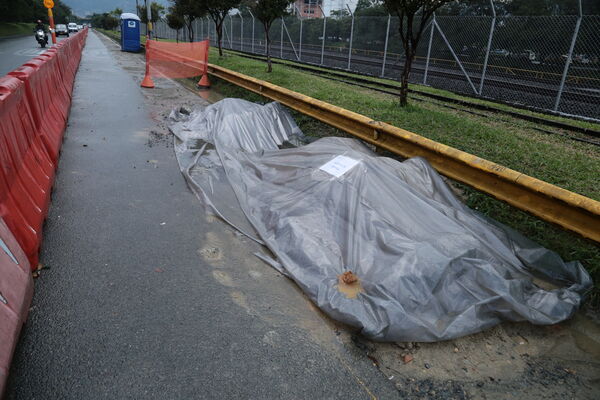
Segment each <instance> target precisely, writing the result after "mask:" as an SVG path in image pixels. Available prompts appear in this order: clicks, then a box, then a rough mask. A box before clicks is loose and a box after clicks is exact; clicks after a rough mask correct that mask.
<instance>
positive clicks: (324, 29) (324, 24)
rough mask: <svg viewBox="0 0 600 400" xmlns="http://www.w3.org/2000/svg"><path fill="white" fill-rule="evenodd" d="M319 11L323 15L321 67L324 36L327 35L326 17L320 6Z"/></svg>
mask: <svg viewBox="0 0 600 400" xmlns="http://www.w3.org/2000/svg"><path fill="white" fill-rule="evenodd" d="M317 5H318V4H317ZM318 6H319V5H318ZM319 9H320V10H321V15H323V37H322V39H323V40H321V65H323V55H324V54H325V35H326V33H327V17H326V16H325V13H324V12H323V9H322V8H321V6H319Z"/></svg>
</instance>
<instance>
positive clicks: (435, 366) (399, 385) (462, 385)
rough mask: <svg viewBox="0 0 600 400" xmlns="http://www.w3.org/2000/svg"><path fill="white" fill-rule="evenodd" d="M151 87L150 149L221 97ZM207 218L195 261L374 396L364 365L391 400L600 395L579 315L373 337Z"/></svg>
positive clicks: (599, 363) (598, 355) (136, 72)
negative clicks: (457, 333) (421, 336)
mask: <svg viewBox="0 0 600 400" xmlns="http://www.w3.org/2000/svg"><path fill="white" fill-rule="evenodd" d="M98 36H99V37H101V39H102V40H103V42H104V43H105V45H106V46H107V47H108V48H109V49H110V50H111V52H112V53H113V55H114V57H115V58H116V59H117V61H118V63H119V64H120V65H121V66H122V67H123V68H124V69H125V70H126V71H128V72H129V73H130V75H131V76H132V79H134V80H135V81H136V82H141V80H142V78H143V75H144V58H143V55H140V54H131V53H123V52H121V51H120V50H119V48H118V46H117V45H116V44H115V43H114V41H112V40H111V39H109V38H107V37H105V36H103V35H98ZM155 83H156V88H155V89H152V90H144V92H143V93H144V96H145V99H146V102H147V104H148V105H149V106H150V107H151V109H152V113H153V118H154V119H155V121H156V122H157V125H158V127H159V128H160V129H159V130H157V131H152V132H150V135H149V139H148V143H147V146H167V147H171V146H172V137H171V135H170V133H169V132H168V129H167V125H166V122H167V121H166V120H167V117H168V115H169V113H170V111H171V110H172V109H173V108H175V107H179V106H186V107H188V108H190V109H191V108H194V107H198V106H201V105H206V104H208V102H207V99H208V100H209V101H217V100H219V99H220V98H221V97H220V96H219V94H218V93H215V92H211V91H198V90H196V89H195V88H194V85H193V84H192V85H190V84H189V81H182V82H175V81H171V80H166V79H156V80H155ZM182 83H183V84H182ZM172 167H173V168H176V167H177V166H176V165H173V166H172ZM207 219H208V225H207V226H209V227H210V226H211V225H212V226H215V229H214V230H209V231H207V232H205V234H204V235H203V237H199V238H198V250H197V253H198V257H201V258H202V259H204V260H205V261H206V262H208V263H209V264H210V265H212V267H213V268H214V270H213V273H212V275H213V277H214V279H215V280H216V281H217V282H218V283H219V284H221V285H223V287H224V288H226V289H227V290H229V293H230V296H231V299H232V300H233V301H234V302H235V303H236V304H238V305H239V306H240V307H241V309H242V310H243V312H245V313H247V314H249V315H252V316H254V317H256V318H261V319H264V320H267V321H269V322H270V323H271V324H272V325H273V326H278V325H281V324H285V325H289V324H292V325H293V326H296V327H298V328H299V329H302V330H303V331H305V332H307V333H308V334H309V335H310V336H311V339H312V340H314V341H315V342H317V343H319V344H320V345H321V346H324V347H325V348H327V349H328V350H330V351H331V352H332V354H336V355H337V356H336V357H337V358H338V361H339V362H340V364H341V365H343V366H344V368H346V369H347V372H348V373H349V374H351V375H353V376H355V377H356V379H357V380H358V381H360V382H361V385H363V388H364V390H365V393H366V394H369V396H373V394H372V393H371V391H370V390H369V382H368V381H364V379H365V376H368V374H367V375H365V372H364V370H363V368H364V366H365V365H367V366H368V367H369V368H371V369H372V370H374V371H376V373H377V374H383V375H384V376H385V377H386V378H387V380H388V381H389V382H390V383H393V384H394V385H395V388H396V390H397V392H396V393H395V395H397V397H398V398H415V399H419V398H423V399H425V398H427V399H510V398H515V399H516V398H518V399H529V398H531V399H534V398H535V399H538V398H548V399H564V398H578V399H596V398H599V397H600V326H599V325H598V323H597V322H595V321H594V320H592V319H591V318H589V317H587V316H586V315H585V314H584V313H583V312H579V313H578V314H577V315H576V316H575V317H574V318H573V319H572V320H570V321H566V322H564V323H561V324H558V325H554V326H534V325H531V324H529V323H503V324H501V325H499V326H497V327H494V328H492V329H489V330H488V331H486V332H482V333H479V334H475V335H470V336H467V337H463V338H460V339H456V340H451V341H446V342H440V343H375V342H372V341H369V340H367V339H364V338H362V337H361V336H359V335H357V334H356V332H354V331H353V330H352V329H350V328H347V327H345V326H342V325H340V324H339V323H337V322H335V321H332V320H331V319H329V318H328V317H326V316H324V315H323V314H322V313H321V312H320V311H319V310H318V309H317V308H316V307H315V306H314V305H313V304H312V303H311V302H310V301H308V300H307V299H306V297H305V296H304V295H303V294H302V292H301V291H300V289H299V288H298V287H297V286H296V285H295V284H294V283H293V282H291V281H290V280H289V279H287V278H285V277H284V276H282V275H281V274H279V273H278V272H276V271H275V270H274V269H272V268H271V267H270V266H268V265H267V264H265V263H264V262H262V261H261V260H259V259H258V258H256V257H255V256H254V255H253V253H255V252H256V251H263V249H262V248H261V247H260V246H259V245H257V244H256V243H254V242H252V241H251V240H249V239H247V238H245V237H244V236H242V235H240V234H238V233H237V232H235V231H234V230H232V229H230V228H229V227H228V226H226V225H225V224H224V223H223V222H221V221H220V220H218V219H216V218H213V217H210V216H207ZM217 227H218V229H217ZM224 227H225V228H224ZM198 290H202V289H201V288H199V289H198ZM262 342H263V343H264V344H265V345H269V346H293V344H292V343H287V342H286V338H284V337H281V336H280V335H279V334H278V333H277V331H276V330H273V331H271V332H268V333H267V334H265V336H264V337H263V339H262ZM308 362H309V365H310V360H309V361H308ZM387 396H389V394H388V395H384V396H382V397H387ZM394 397H395V396H394Z"/></svg>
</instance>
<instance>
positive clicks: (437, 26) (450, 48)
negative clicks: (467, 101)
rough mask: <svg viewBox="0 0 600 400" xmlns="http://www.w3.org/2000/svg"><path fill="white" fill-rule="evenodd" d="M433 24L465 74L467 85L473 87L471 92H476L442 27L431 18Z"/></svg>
mask: <svg viewBox="0 0 600 400" xmlns="http://www.w3.org/2000/svg"><path fill="white" fill-rule="evenodd" d="M433 25H435V27H436V28H437V30H438V32H439V33H440V36H441V37H442V39H444V43H446V46H447V47H448V50H450V53H451V54H452V57H454V61H455V62H456V64H458V66H459V67H460V70H461V71H462V73H463V75H464V76H465V78H467V82H469V85H470V86H471V89H473V93H475V94H478V93H477V89H476V88H475V85H473V81H472V80H471V77H470V76H469V74H468V73H467V71H466V70H465V67H464V66H463V65H462V63H461V62H460V60H459V59H458V56H457V55H456V53H455V52H454V49H453V48H452V46H451V45H450V42H449V41H448V39H447V38H446V35H445V34H444V32H443V31H442V28H440V26H439V25H438V23H437V21H436V20H435V19H434V20H433Z"/></svg>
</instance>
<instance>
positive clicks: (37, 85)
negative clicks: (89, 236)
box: [0, 29, 88, 278]
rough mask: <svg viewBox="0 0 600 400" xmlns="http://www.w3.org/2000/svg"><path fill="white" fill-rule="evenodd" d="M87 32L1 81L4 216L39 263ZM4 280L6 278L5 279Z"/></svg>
mask: <svg viewBox="0 0 600 400" xmlns="http://www.w3.org/2000/svg"><path fill="white" fill-rule="evenodd" d="M87 33H88V32H87V29H84V30H83V31H81V32H79V33H78V34H76V35H74V36H72V37H70V38H68V39H66V40H63V41H61V42H59V43H58V44H57V45H56V46H55V47H53V48H51V49H49V50H48V51H47V52H45V53H44V54H42V55H40V56H38V57H35V58H34V59H32V60H30V61H28V62H27V63H25V64H24V65H23V66H21V67H19V68H17V69H16V70H14V71H12V72H10V73H9V74H8V75H6V76H4V77H2V78H0V121H2V124H1V125H0V217H1V218H3V219H4V221H5V223H6V225H7V226H8V228H9V229H10V230H11V232H12V233H13V235H14V236H15V239H16V240H17V242H18V243H19V245H20V246H21V248H22V249H23V251H24V252H25V254H26V255H27V258H28V260H29V264H30V265H31V268H32V269H35V268H36V267H37V265H38V253H39V248H40V244H41V241H42V225H43V223H44V219H45V218H46V214H47V211H48V206H49V202H50V191H51V189H52V183H53V181H54V173H55V170H56V168H57V166H58V157H59V151H60V147H61V144H62V139H63V133H64V130H65V127H66V124H67V119H68V116H69V109H70V106H71V93H72V91H73V83H74V80H75V74H76V73H77V68H78V67H79V61H80V59H81V51H82V49H83V46H84V44H85V39H86V37H87ZM0 278H1V276H0Z"/></svg>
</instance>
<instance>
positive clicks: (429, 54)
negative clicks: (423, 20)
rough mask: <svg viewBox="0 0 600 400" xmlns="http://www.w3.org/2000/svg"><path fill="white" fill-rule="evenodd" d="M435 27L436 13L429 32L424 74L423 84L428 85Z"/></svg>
mask: <svg viewBox="0 0 600 400" xmlns="http://www.w3.org/2000/svg"><path fill="white" fill-rule="evenodd" d="M434 28H435V13H433V21H432V22H431V31H430V32H429V45H428V46H427V59H426V60H425V73H424V74H423V85H427V73H428V72H429V59H430V57H431V43H432V42H433V33H434V30H433V29H434Z"/></svg>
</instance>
